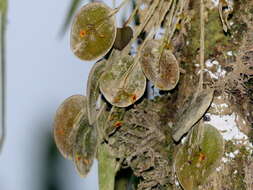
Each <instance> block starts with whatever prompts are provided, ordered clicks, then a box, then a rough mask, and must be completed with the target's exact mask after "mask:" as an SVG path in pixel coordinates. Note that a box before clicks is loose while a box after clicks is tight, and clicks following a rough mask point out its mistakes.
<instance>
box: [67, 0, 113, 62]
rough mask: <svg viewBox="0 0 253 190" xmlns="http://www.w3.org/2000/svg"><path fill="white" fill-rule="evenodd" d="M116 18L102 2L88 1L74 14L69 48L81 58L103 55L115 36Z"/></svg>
mask: <svg viewBox="0 0 253 190" xmlns="http://www.w3.org/2000/svg"><path fill="white" fill-rule="evenodd" d="M116 31H117V29H116V20H115V17H114V15H113V14H112V9H111V8H109V7H108V6H107V5H105V4H104V3H99V2H94V3H89V4H87V5H85V6H83V7H82V8H81V10H80V11H79V12H78V13H77V15H76V16H75V19H74V22H73V25H72V31H71V48H72V51H73V53H74V54H75V55H76V56H77V57H79V58H80V59H82V60H94V59H98V58H101V57H102V56H104V55H105V54H106V53H107V52H108V51H109V50H110V49H111V47H112V46H113V43H114V41H115V38H116Z"/></svg>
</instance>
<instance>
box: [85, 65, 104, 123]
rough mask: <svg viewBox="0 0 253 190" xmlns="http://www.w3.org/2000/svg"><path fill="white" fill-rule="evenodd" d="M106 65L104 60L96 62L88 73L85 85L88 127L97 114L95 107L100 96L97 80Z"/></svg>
mask: <svg viewBox="0 0 253 190" xmlns="http://www.w3.org/2000/svg"><path fill="white" fill-rule="evenodd" d="M106 63H107V62H106V60H102V61H98V62H96V63H95V64H94V65H93V67H92V69H91V71H90V73H89V78H88V83H87V111H88V118H89V123H90V125H91V124H93V123H94V122H95V121H96V119H97V115H98V112H99V108H98V105H97V104H98V99H99V96H100V95H101V93H100V90H99V78H100V76H101V75H102V74H103V72H104V71H105V67H106ZM101 101H102V100H101ZM100 107H102V106H100Z"/></svg>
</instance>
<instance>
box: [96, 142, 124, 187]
mask: <svg viewBox="0 0 253 190" xmlns="http://www.w3.org/2000/svg"><path fill="white" fill-rule="evenodd" d="M118 169H119V163H117V161H116V158H114V157H112V156H111V155H110V153H109V152H108V149H107V146H106V145H105V144H101V145H100V146H99V148H98V175H99V190H114V184H115V176H116V173H117V171H118Z"/></svg>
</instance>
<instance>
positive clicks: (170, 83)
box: [140, 40, 180, 90]
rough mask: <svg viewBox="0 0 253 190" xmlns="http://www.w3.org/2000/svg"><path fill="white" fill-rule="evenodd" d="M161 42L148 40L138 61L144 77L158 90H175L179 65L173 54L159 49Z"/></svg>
mask: <svg viewBox="0 0 253 190" xmlns="http://www.w3.org/2000/svg"><path fill="white" fill-rule="evenodd" d="M161 46H162V41H159V40H149V41H148V42H147V43H146V44H145V46H144V48H143V50H142V52H141V53H142V56H141V59H140V63H141V67H142V70H143V72H144V74H145V76H146V77H147V78H148V79H149V80H150V81H152V82H153V84H154V85H155V87H157V88H159V89H160V90H171V89H173V88H175V86H176V85H177V83H178V80H179V75H180V71H179V65H178V61H177V59H176V58H175V56H174V55H173V53H172V52H171V51H170V50H168V49H166V48H164V49H162V48H161Z"/></svg>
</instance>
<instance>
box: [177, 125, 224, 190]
mask: <svg viewBox="0 0 253 190" xmlns="http://www.w3.org/2000/svg"><path fill="white" fill-rule="evenodd" d="M203 127H204V134H203V138H202V141H201V142H195V141H196V140H197V139H198V138H197V137H196V136H194V137H192V138H191V140H190V138H189V139H188V141H187V142H186V143H185V144H184V145H183V146H182V147H181V148H180V149H179V151H178V152H177V155H176V158H175V170H176V174H177V177H178V179H179V182H180V184H181V185H182V187H183V188H184V190H195V189H198V186H199V185H202V184H204V182H205V181H206V179H207V178H208V177H209V176H210V174H211V173H212V172H213V171H214V169H215V168H216V167H217V166H218V165H219V163H220V160H221V158H222V156H223V152H224V143H223V137H222V136H221V135H220V133H219V131H218V130H217V129H216V128H214V127H213V126H211V125H207V124H205V125H204V126H203ZM196 129H197V128H194V130H196ZM193 135H197V133H196V132H194V133H193Z"/></svg>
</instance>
